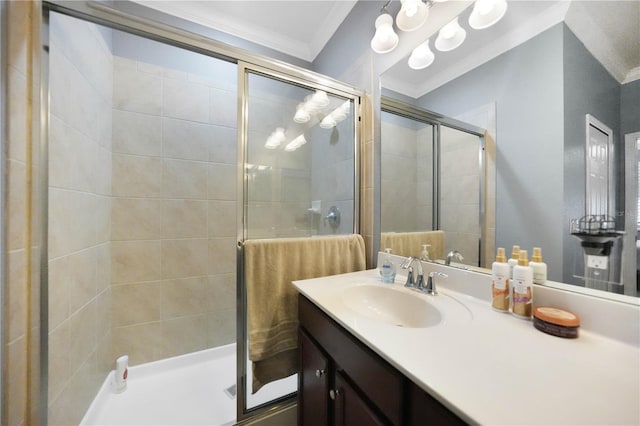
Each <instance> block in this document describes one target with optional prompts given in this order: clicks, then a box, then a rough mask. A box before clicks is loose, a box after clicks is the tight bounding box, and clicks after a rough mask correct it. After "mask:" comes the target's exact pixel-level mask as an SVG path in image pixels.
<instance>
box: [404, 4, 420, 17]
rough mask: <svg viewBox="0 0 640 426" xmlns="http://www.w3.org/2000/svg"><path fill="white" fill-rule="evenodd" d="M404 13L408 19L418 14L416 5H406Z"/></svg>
mask: <svg viewBox="0 0 640 426" xmlns="http://www.w3.org/2000/svg"><path fill="white" fill-rule="evenodd" d="M404 13H406V14H407V16H408V17H409V18H413V17H414V16H415V14H416V13H418V5H417V4H415V2H410V3H409V4H407V8H406V9H405V11H404Z"/></svg>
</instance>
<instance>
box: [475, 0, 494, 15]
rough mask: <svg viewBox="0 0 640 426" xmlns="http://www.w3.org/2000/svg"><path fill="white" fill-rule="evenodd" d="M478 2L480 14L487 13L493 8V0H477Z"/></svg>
mask: <svg viewBox="0 0 640 426" xmlns="http://www.w3.org/2000/svg"><path fill="white" fill-rule="evenodd" d="M476 4H477V5H478V12H479V13H480V15H486V14H487V13H489V12H491V11H492V10H493V1H491V0H477V3H476Z"/></svg>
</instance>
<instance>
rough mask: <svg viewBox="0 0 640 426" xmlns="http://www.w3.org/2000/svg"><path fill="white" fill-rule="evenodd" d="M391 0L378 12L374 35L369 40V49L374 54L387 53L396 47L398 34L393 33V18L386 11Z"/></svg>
mask: <svg viewBox="0 0 640 426" xmlns="http://www.w3.org/2000/svg"><path fill="white" fill-rule="evenodd" d="M389 3H391V0H389V1H387V4H385V5H384V6H383V7H382V9H381V10H380V12H382V14H381V15H380V16H378V18H376V23H375V26H376V33H375V34H374V35H373V38H372V39H371V49H373V51H374V52H376V53H389V52H391V51H392V50H393V49H395V48H396V46H397V45H398V40H399V39H398V34H396V33H395V31H393V18H392V17H391V15H390V14H389V12H388V11H387V6H388V5H389Z"/></svg>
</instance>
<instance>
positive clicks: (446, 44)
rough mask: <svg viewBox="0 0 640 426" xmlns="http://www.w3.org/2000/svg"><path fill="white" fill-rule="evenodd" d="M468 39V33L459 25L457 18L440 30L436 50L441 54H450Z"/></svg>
mask: <svg viewBox="0 0 640 426" xmlns="http://www.w3.org/2000/svg"><path fill="white" fill-rule="evenodd" d="M466 37H467V32H466V31H465V30H464V28H462V27H461V26H460V24H459V23H458V17H457V16H456V17H455V18H454V19H453V20H452V21H451V22H449V23H448V24H447V25H445V26H444V27H442V28H441V29H440V32H438V38H437V39H436V43H435V45H436V49H438V50H439V51H441V52H448V51H449V50H453V49H455V48H456V47H458V46H460V45H461V44H462V42H463V41H464V39H465V38H466Z"/></svg>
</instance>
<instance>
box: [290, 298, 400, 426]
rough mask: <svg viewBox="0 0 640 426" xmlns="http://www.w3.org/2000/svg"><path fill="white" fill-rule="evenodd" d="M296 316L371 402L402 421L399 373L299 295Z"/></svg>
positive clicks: (386, 413) (394, 421)
mask: <svg viewBox="0 0 640 426" xmlns="http://www.w3.org/2000/svg"><path fill="white" fill-rule="evenodd" d="M298 315H299V318H300V326H301V327H303V328H304V329H306V330H307V331H308V333H309V334H310V335H312V336H313V337H314V338H315V339H316V341H317V342H318V343H319V344H320V346H322V347H323V348H324V350H325V351H326V352H327V354H328V355H329V356H330V357H331V358H332V359H333V360H334V361H335V362H336V364H337V365H338V368H339V369H340V370H342V371H344V374H345V375H346V376H347V377H349V379H350V380H351V381H352V382H353V383H354V384H355V385H356V386H357V387H358V388H359V389H360V391H361V392H362V393H363V394H364V395H366V397H367V398H368V399H369V401H370V402H371V404H372V405H373V406H375V407H376V408H377V409H378V410H380V412H381V413H382V414H383V415H384V416H385V417H386V418H387V419H388V420H389V421H390V422H391V423H392V424H397V425H399V424H402V394H403V382H404V378H403V376H402V375H400V374H399V373H398V372H397V371H396V370H395V368H394V367H392V366H391V365H390V364H389V363H387V362H386V361H384V360H383V359H382V358H380V357H379V356H378V355H377V354H376V353H374V352H373V351H372V350H371V349H369V348H368V347H366V346H365V345H364V344H363V343H362V342H360V341H359V340H358V339H356V338H355V337H354V336H352V335H351V334H349V333H348V332H346V331H344V330H343V329H342V328H341V326H340V325H338V324H337V323H336V322H335V321H333V320H332V319H331V318H329V316H328V315H326V314H325V313H324V312H322V311H321V310H320V309H319V308H318V307H317V306H315V305H314V304H313V303H312V302H310V301H309V300H308V299H307V298H305V297H304V296H302V295H300V296H299V298H298Z"/></svg>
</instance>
